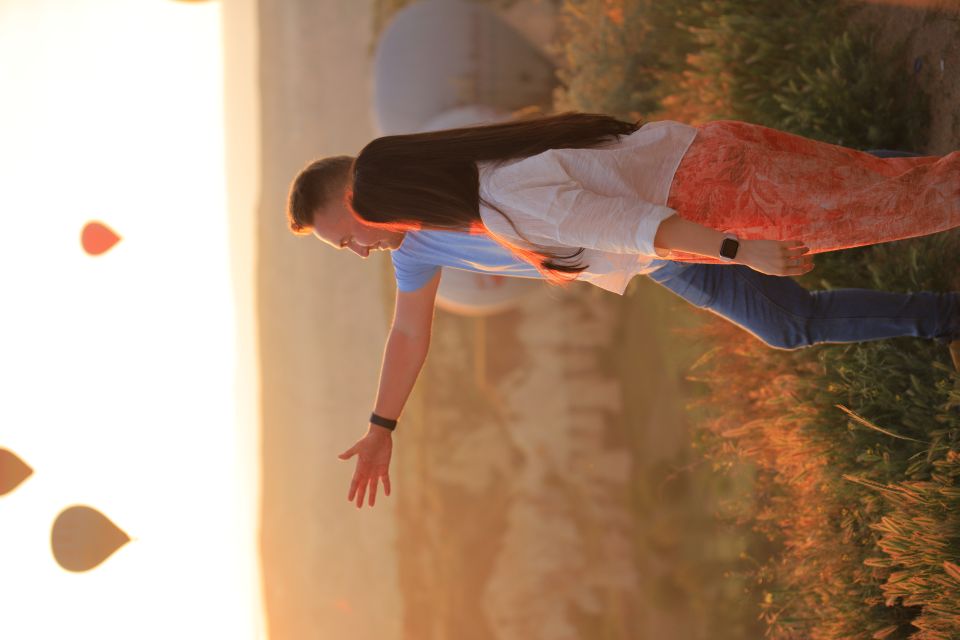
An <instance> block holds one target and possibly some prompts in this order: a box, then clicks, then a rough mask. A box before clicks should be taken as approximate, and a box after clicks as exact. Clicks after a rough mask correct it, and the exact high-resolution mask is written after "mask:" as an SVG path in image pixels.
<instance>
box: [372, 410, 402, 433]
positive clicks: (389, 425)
mask: <svg viewBox="0 0 960 640" xmlns="http://www.w3.org/2000/svg"><path fill="white" fill-rule="evenodd" d="M370 423H371V424H375V425H377V426H380V427H384V428H385V429H390V431H393V430H394V429H396V428H397V421H396V420H387V419H386V418H383V417H381V416H378V415H377V414H375V413H371V414H370Z"/></svg>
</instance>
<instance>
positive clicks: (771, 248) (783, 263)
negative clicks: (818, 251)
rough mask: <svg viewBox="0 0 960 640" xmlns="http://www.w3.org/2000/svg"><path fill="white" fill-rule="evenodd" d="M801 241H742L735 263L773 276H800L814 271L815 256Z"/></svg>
mask: <svg viewBox="0 0 960 640" xmlns="http://www.w3.org/2000/svg"><path fill="white" fill-rule="evenodd" d="M808 251H809V249H808V248H807V247H806V245H804V244H803V242H802V241H800V240H784V241H780V240H741V241H740V250H739V251H738V252H737V257H736V258H734V262H739V263H740V264H743V265H746V266H748V267H750V268H751V269H753V270H754V271H759V272H760V273H766V274H767V275H771V276H800V275H803V274H805V273H809V272H810V271H813V256H812V255H810V254H808V253H807V252H808Z"/></svg>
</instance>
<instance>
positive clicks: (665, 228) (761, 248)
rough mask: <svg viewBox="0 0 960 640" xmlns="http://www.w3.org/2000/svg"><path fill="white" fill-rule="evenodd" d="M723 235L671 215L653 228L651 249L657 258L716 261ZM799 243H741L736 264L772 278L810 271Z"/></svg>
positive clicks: (789, 241) (808, 259)
mask: <svg viewBox="0 0 960 640" xmlns="http://www.w3.org/2000/svg"><path fill="white" fill-rule="evenodd" d="M722 243H723V233H722V232H720V231H717V230H716V229H711V228H710V227H705V226H703V225H702V224H697V223H696V222H690V221H689V220H685V219H683V218H681V217H680V216H678V215H676V214H674V215H672V216H670V217H668V218H664V219H663V221H661V222H660V226H659V227H658V228H657V233H656V235H655V236H654V239H653V247H654V250H655V251H656V253H657V255H658V256H659V257H661V258H666V259H669V256H670V250H671V249H675V250H677V251H685V252H687V253H695V254H697V255H701V256H709V257H711V258H718V257H719V256H720V245H721V244H722ZM808 252H809V249H808V248H807V247H806V246H805V245H804V243H803V242H802V241H801V240H741V241H740V249H739V250H738V251H737V257H736V258H735V259H734V260H733V261H734V262H736V263H737V264H742V265H746V266H748V267H750V268H751V269H753V270H755V271H759V272H760V273H766V274H768V275H772V276H799V275H802V274H804V273H808V272H809V271H811V270H813V259H812V258H811V256H810V254H809V253H808Z"/></svg>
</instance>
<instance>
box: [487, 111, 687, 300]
mask: <svg viewBox="0 0 960 640" xmlns="http://www.w3.org/2000/svg"><path fill="white" fill-rule="evenodd" d="M696 134H697V130H696V128H694V127H692V126H690V125H686V124H682V123H679V122H674V121H671V120H663V121H659V122H651V123H648V124H645V125H643V126H642V127H641V128H640V129H638V130H637V131H635V132H634V133H632V134H630V135H629V136H624V137H622V138H620V140H618V141H616V142H610V143H606V144H604V145H602V146H600V147H595V148H590V149H550V150H548V151H544V152H543V153H540V154H537V155H535V156H530V157H528V158H522V159H520V160H511V161H508V162H505V163H502V164H499V165H497V164H495V163H489V162H482V163H480V164H479V165H478V169H479V172H480V197H481V198H482V200H486V201H488V202H490V203H491V204H493V205H495V206H496V207H498V208H500V209H501V210H502V211H503V212H504V213H505V214H506V215H507V216H509V217H510V220H511V221H513V223H514V224H515V225H516V227H517V229H518V230H519V231H520V233H522V234H523V235H524V236H526V237H527V238H528V239H529V240H530V242H529V243H527V242H524V240H523V238H522V237H521V236H520V235H518V234H517V233H516V231H514V229H513V227H512V226H511V225H510V222H508V221H507V220H506V219H504V217H503V216H502V215H500V213H498V212H497V211H496V210H494V209H491V208H490V207H486V206H484V205H483V203H482V202H481V205H480V217H481V219H482V220H483V224H484V226H485V227H486V228H487V230H488V231H489V232H490V233H491V234H493V235H499V236H501V237H505V238H507V239H508V240H509V241H510V242H513V243H516V244H519V245H520V246H526V247H529V246H531V245H534V246H536V247H540V248H546V249H549V250H553V251H554V252H557V253H560V254H569V253H570V252H571V248H574V249H575V248H579V247H583V249H584V251H583V253H582V254H581V255H580V258H579V260H578V262H580V263H581V264H588V265H589V267H588V268H587V269H586V270H585V271H583V272H582V273H581V274H580V275H579V277H578V279H579V280H585V281H588V282H591V283H592V284H595V285H596V286H599V287H601V288H603V289H606V290H607V291H613V292H614V293H617V294H620V295H623V292H624V290H626V288H627V284H628V283H629V282H630V279H631V278H633V276H635V275H637V274H642V273H647V272H648V271H650V270H651V266H650V263H651V262H652V261H653V260H655V259H658V256H657V255H656V251H655V250H654V248H653V239H654V236H656V233H657V228H658V227H659V226H660V222H662V221H663V220H664V219H665V218H668V217H670V216H671V215H673V214H674V213H676V212H675V211H674V210H673V209H671V208H669V207H667V206H666V205H667V198H668V197H669V195H670V184H671V183H672V181H673V176H674V174H675V173H676V170H677V167H678V166H679V165H680V160H681V159H682V158H683V155H684V153H686V151H687V148H688V147H689V146H690V144H691V143H692V142H693V139H694V137H696Z"/></svg>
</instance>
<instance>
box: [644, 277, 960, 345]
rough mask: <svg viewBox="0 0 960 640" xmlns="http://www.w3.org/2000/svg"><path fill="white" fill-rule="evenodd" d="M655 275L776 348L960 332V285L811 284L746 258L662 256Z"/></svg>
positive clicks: (956, 335) (933, 336)
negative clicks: (940, 288)
mask: <svg viewBox="0 0 960 640" xmlns="http://www.w3.org/2000/svg"><path fill="white" fill-rule="evenodd" d="M654 264H655V266H657V269H656V271H653V272H652V273H650V274H648V276H649V277H650V279H651V280H653V281H654V282H657V283H659V284H661V285H663V286H664V287H666V288H667V289H669V290H670V291H673V292H674V293H675V294H677V295H678V296H680V297H681V298H683V299H684V300H686V301H688V302H690V303H691V304H693V305H694V306H697V307H700V308H702V309H709V310H710V311H712V312H714V313H716V314H717V315H719V316H722V317H724V318H726V319H727V320H729V321H731V322H733V323H734V324H736V325H738V326H740V327H742V328H743V329H746V330H747V331H749V332H750V333H752V334H753V335H754V336H756V337H757V338H759V339H760V340H763V341H764V342H765V343H767V344H768V345H770V346H771V347H774V348H777V349H799V348H801V347H809V346H812V345H815V344H822V343H831V342H833V343H836V342H864V341H867V340H883V339H885V338H898V337H901V336H914V337H918V338H931V339H938V340H940V341H941V342H944V343H946V342H949V341H950V340H952V339H955V338H960V292H951V293H935V292H932V291H921V292H918V293H893V292H889V291H877V290H874V289H830V290H824V291H808V290H807V289H804V288H803V287H802V286H800V284H798V283H797V282H796V281H795V280H794V279H793V278H791V277H789V276H770V275H767V274H765V273H760V272H759V271H754V270H753V269H751V268H750V267H747V266H744V265H740V264H698V263H695V262H672V261H670V260H657V261H655V263H654Z"/></svg>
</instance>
